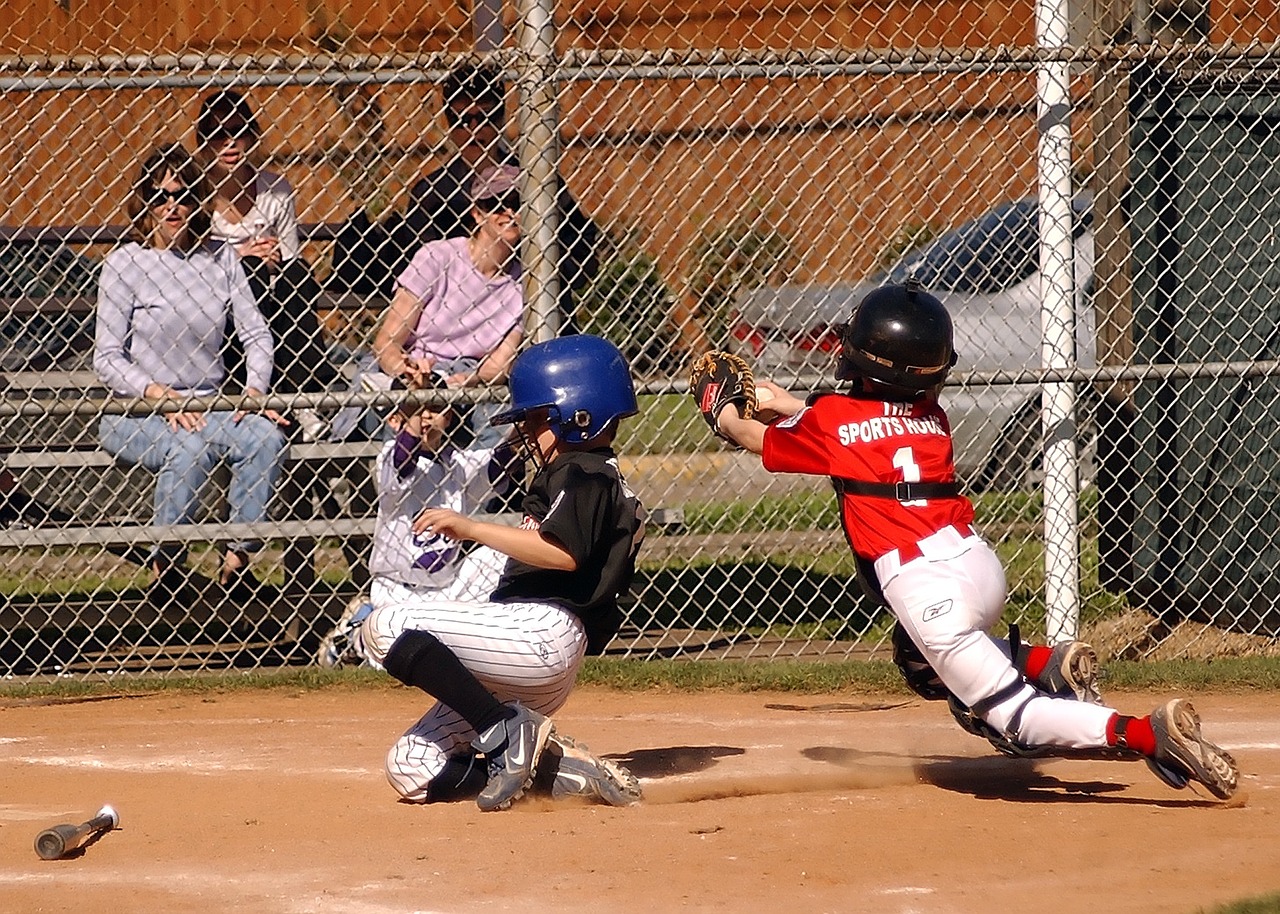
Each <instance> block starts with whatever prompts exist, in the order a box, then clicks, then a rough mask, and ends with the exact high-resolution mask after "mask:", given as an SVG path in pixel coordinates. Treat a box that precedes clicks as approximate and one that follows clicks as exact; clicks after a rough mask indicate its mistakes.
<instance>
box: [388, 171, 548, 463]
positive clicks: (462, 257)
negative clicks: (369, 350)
mask: <svg viewBox="0 0 1280 914" xmlns="http://www.w3.org/2000/svg"><path fill="white" fill-rule="evenodd" d="M518 178H519V172H518V171H517V170H516V169H515V168H514V167H512V166H510V165H501V166H497V167H493V168H489V169H486V170H485V171H483V172H481V174H480V175H479V176H477V178H476V180H475V182H474V183H473V184H472V187H471V199H472V201H473V204H472V218H473V219H474V222H475V228H474V230H473V231H472V232H471V234H470V235H468V236H467V237H465V238H445V239H443V240H440V241H432V242H429V243H427V244H425V245H423V246H422V247H421V248H419V249H418V252H417V254H415V255H414V257H413V260H412V262H411V263H410V264H409V266H408V267H407V268H406V269H405V271H404V272H403V273H401V274H400V278H399V279H398V280H397V283H396V293H395V297H394V298H392V300H391V306H390V308H389V309H388V311H387V315H386V318H385V319H384V320H383V322H382V325H381V327H379V329H378V333H377V336H376V337H375V339H374V343H373V352H374V356H375V357H376V358H377V360H378V367H379V368H380V369H381V370H382V371H383V372H385V373H386V374H387V375H390V376H391V377H393V378H395V377H399V378H401V379H403V380H404V383H405V385H406V386H407V387H409V388H410V389H420V388H424V387H429V386H432V384H431V376H432V375H435V376H438V377H441V378H443V379H444V381H445V384H447V385H448V386H449V387H476V386H481V385H491V384H502V383H504V382H505V381H506V379H507V372H508V370H509V369H510V367H511V362H512V361H513V360H514V359H515V356H516V353H517V351H518V350H519V348H520V341H521V338H522V337H523V335H524V293H523V290H522V288H521V285H520V264H519V261H518V260H517V258H516V252H517V248H518V246H519V243H520V223H519V215H518V214H519V210H520V198H519V196H518V195H517V193H516V184H517V180H518ZM497 406H498V405H497V404H487V403H486V404H479V405H477V406H476V407H475V408H474V410H473V411H472V417H471V425H472V428H473V429H474V430H475V433H476V435H477V441H476V446H478V447H484V446H487V445H486V436H491V435H492V434H493V433H494V432H495V431H497V430H494V429H491V428H490V427H489V425H488V417H489V414H490V413H492V412H493V411H495V410H496V409H497ZM497 434H498V435H499V437H500V436H501V432H497Z"/></svg>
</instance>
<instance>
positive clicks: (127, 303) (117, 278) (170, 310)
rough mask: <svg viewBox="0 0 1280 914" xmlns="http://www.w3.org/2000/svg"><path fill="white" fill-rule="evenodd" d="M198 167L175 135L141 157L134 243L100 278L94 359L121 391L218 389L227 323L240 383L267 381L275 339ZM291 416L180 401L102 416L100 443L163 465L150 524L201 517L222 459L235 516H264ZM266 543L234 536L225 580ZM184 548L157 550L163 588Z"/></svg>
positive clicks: (264, 385) (256, 387) (159, 397)
mask: <svg viewBox="0 0 1280 914" xmlns="http://www.w3.org/2000/svg"><path fill="white" fill-rule="evenodd" d="M208 199H209V190H208V185H207V183H206V182H205V180H204V175H203V171H202V169H201V168H200V166H199V165H197V164H196V162H195V160H194V159H193V158H192V157H191V155H190V153H188V152H187V150H186V149H185V148H183V147H182V146H181V145H179V144H176V143H174V144H170V145H166V146H161V147H160V148H159V149H157V150H156V151H155V152H153V153H152V154H151V155H150V156H148V158H147V159H146V161H145V162H144V163H143V164H142V167H141V169H140V170H139V173H138V177H137V180H136V182H135V183H134V186H133V189H132V193H131V195H130V197H129V202H128V216H129V240H128V241H127V242H126V243H125V244H123V245H122V246H120V247H118V248H116V249H115V250H113V251H112V252H111V253H110V254H108V255H107V256H106V258H105V259H104V260H103V264H102V277H101V280H100V282H99V287H98V309H97V327H96V337H95V343H94V353H93V367H94V369H95V370H96V371H97V373H98V376H99V377H100V378H101V379H102V382H103V383H104V384H105V385H106V386H107V387H108V388H109V389H110V390H111V392H112V393H113V394H114V395H116V396H118V397H127V398H144V399H146V400H149V401H152V402H153V403H155V404H156V405H157V406H158V405H159V404H161V403H163V402H164V401H166V400H183V399H186V398H188V397H207V396H214V395H216V394H218V393H220V392H221V390H222V387H223V383H224V382H225V381H226V367H225V365H224V363H223V359H222V342H223V338H224V335H225V333H226V330H227V327H228V325H229V324H230V325H232V326H234V329H235V334H236V336H237V338H238V339H239V340H240V343H241V345H242V346H243V347H244V351H245V356H246V358H245V364H246V377H245V381H244V392H245V393H246V394H248V395H250V396H258V395H262V394H264V393H266V392H267V390H268V389H269V387H270V384H271V371H272V341H271V333H270V330H269V329H268V328H267V323H266V321H265V320H264V319H263V316H262V314H261V312H259V310H258V308H257V305H256V304H255V302H254V299H253V295H252V293H251V292H250V291H249V284H248V280H247V279H246V278H245V275H244V272H243V271H242V270H241V268H240V262H239V257H238V256H237V255H236V252H235V250H234V249H233V248H232V247H231V246H230V245H227V244H222V243H220V242H217V241H214V240H213V239H211V238H210V237H209V236H210V217H209V210H208V202H207V201H208ZM283 422H284V420H283V419H281V418H280V416H278V415H277V414H276V413H274V412H272V411H270V410H268V411H266V412H264V413H262V414H261V415H258V414H249V413H245V412H240V411H237V412H205V411H201V410H179V411H176V412H159V411H157V412H153V413H151V414H146V415H122V416H115V415H110V416H104V417H103V418H102V422H101V425H100V426H99V436H100V438H101V442H102V446H103V448H105V449H106V450H107V451H110V452H111V453H112V454H114V455H115V456H116V457H117V458H118V459H120V460H122V461H124V462H125V463H129V464H134V465H138V466H143V467H146V468H147V469H149V470H151V471H153V472H155V473H156V485H155V494H154V510H153V523H155V524H156V525H159V526H167V525H171V524H187V523H192V522H193V521H194V520H195V517H196V514H197V511H198V509H199V506H200V490H201V488H202V487H203V485H204V483H205V481H206V480H207V479H208V478H209V475H210V473H211V472H212V471H213V468H214V465H215V464H216V463H217V462H218V461H219V460H222V459H225V460H227V461H228V462H229V463H230V466H231V485H230V488H229V491H228V493H227V495H228V501H229V503H230V521H231V522H232V523H251V522H255V521H262V520H265V519H266V518H267V507H268V503H269V502H270V500H271V495H272V492H273V490H274V487H275V483H276V480H277V478H278V477H279V474H280V467H281V460H282V455H283V452H284V444H285V440H284V435H283V433H282V432H281V431H280V429H279V428H278V427H277V426H279V425H280V424H283ZM259 545H260V544H258V543H254V542H234V543H231V544H229V545H228V547H227V552H226V556H225V558H224V560H223V564H222V570H221V575H220V579H221V581H222V583H223V584H224V585H227V586H230V585H231V584H232V583H233V582H235V581H243V580H245V578H244V577H243V576H244V575H247V574H248V569H247V566H248V562H249V554H250V553H251V552H253V551H255V550H256V549H257V548H258V546H259ZM181 560H182V550H180V549H174V548H164V547H159V548H156V549H154V550H153V552H152V564H153V567H154V569H155V571H156V574H157V581H158V584H159V591H160V592H161V593H167V592H170V591H171V590H172V588H173V587H174V586H176V584H177V583H180V581H181V578H182V576H181V573H180V572H179V571H177V568H178V566H179V564H180V562H181Z"/></svg>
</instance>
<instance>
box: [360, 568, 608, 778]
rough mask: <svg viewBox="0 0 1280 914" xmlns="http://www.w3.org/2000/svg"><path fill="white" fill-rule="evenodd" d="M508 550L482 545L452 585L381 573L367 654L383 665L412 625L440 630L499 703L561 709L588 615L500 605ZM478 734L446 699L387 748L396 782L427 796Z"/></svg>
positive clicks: (365, 631) (366, 630) (365, 628)
mask: <svg viewBox="0 0 1280 914" xmlns="http://www.w3.org/2000/svg"><path fill="white" fill-rule="evenodd" d="M505 561H506V557H505V556H503V555H502V554H501V553H497V552H495V551H494V550H491V549H484V548H481V549H476V550H474V551H473V552H472V553H471V554H470V555H469V556H468V558H467V559H466V560H465V561H464V563H463V570H462V572H461V573H460V574H459V578H458V580H457V581H455V582H454V584H453V585H451V586H450V587H449V589H448V590H447V591H421V590H414V589H413V588H410V587H406V586H404V585H401V584H398V583H395V582H392V581H388V580H386V579H383V578H376V579H375V580H374V582H373V585H372V587H371V591H370V599H371V602H372V603H373V612H371V613H370V614H369V616H368V617H367V618H366V619H365V621H364V624H363V625H362V626H361V629H360V641H361V642H362V645H361V646H362V649H363V653H364V655H365V656H367V657H369V658H370V659H372V660H375V661H377V662H378V663H382V662H384V661H385V660H386V656H387V651H389V650H390V649H391V645H392V644H393V643H394V642H395V640H396V638H398V637H399V636H400V634H401V633H402V632H405V631H409V630H417V631H426V632H430V633H431V634H432V635H434V636H435V637H436V638H438V639H439V640H440V641H441V642H442V643H443V644H444V645H446V646H447V647H448V648H449V649H450V650H452V651H453V652H454V654H456V655H457V657H458V659H459V660H460V661H462V665H463V666H465V667H466V668H467V669H468V670H470V671H471V672H472V673H474V674H475V676H476V678H477V679H479V680H480V682H481V683H483V685H484V687H485V688H487V689H488V690H489V691H490V692H492V693H493V694H494V695H495V696H496V697H497V698H498V700H499V701H503V702H508V701H520V702H521V703H522V704H524V705H525V706H527V707H529V708H533V709H534V710H535V711H539V712H541V713H542V714H547V715H550V714H553V713H554V712H555V711H557V710H559V709H560V708H561V707H562V706H563V705H564V703H565V701H567V700H568V698H569V693H570V692H571V691H572V690H573V685H574V682H575V681H576V680H577V678H578V668H579V667H580V666H581V665H582V658H583V656H584V654H585V653H586V649H587V637H586V633H585V631H584V629H583V626H582V622H581V620H579V619H578V617H577V616H575V615H574V614H573V613H572V612H570V611H569V610H567V609H564V608H563V607H560V606H557V605H554V604H549V603H492V602H489V601H488V600H486V599H484V598H483V597H478V596H477V594H481V593H482V594H485V595H487V594H488V593H490V592H492V590H493V586H494V584H496V582H497V574H498V573H499V572H500V571H501V568H502V565H503V564H504V563H505ZM475 738H476V733H475V731H474V730H472V729H471V726H470V725H469V724H468V723H467V722H466V721H464V720H463V719H462V718H461V717H459V716H458V714H457V713H455V712H454V711H453V709H451V708H449V707H447V706H446V705H444V704H441V703H439V702H437V703H436V704H435V705H433V706H432V707H431V709H430V710H429V711H427V713H426V714H424V715H423V716H422V718H421V719H420V720H419V721H418V722H417V723H415V724H414V725H413V726H412V727H410V728H409V729H408V730H406V731H405V732H404V734H403V735H402V736H401V737H400V738H399V739H398V740H396V742H395V744H394V745H393V746H392V747H391V749H390V751H389V752H388V753H387V759H386V772H387V779H388V780H389V781H390V782H391V786H392V787H394V788H395V789H396V790H397V792H399V794H400V795H401V796H402V797H404V798H405V799H407V800H413V801H418V802H421V801H424V800H425V799H426V796H427V787H428V785H429V784H430V782H431V780H432V779H433V778H434V777H436V776H437V775H438V774H439V773H440V772H441V771H442V770H443V769H444V765H445V760H446V759H447V758H448V756H450V755H452V754H455V753H457V752H460V751H464V750H466V749H468V748H469V747H470V744H471V741H472V740H474V739H475Z"/></svg>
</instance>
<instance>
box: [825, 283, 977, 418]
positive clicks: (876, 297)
mask: <svg viewBox="0 0 1280 914" xmlns="http://www.w3.org/2000/svg"><path fill="white" fill-rule="evenodd" d="M838 333H839V338H840V355H839V358H838V359H837V361H836V377H837V378H839V379H840V380H842V381H852V380H855V379H857V378H866V379H868V380H870V381H874V382H875V383H877V384H880V385H883V386H884V387H886V388H889V389H890V390H891V391H892V392H895V393H900V394H904V395H906V396H908V397H909V398H914V397H915V396H917V395H918V394H920V393H921V392H923V391H926V390H929V389H930V388H932V387H935V386H937V385H938V384H941V383H942V382H943V381H944V380H945V379H946V377H947V372H948V371H950V370H951V366H952V365H954V364H955V363H956V352H955V348H954V346H953V345H952V335H951V315H949V314H947V309H946V308H945V307H944V306H943V304H942V302H940V301H938V299H936V298H934V297H933V296H932V295H930V294H929V293H928V292H926V291H924V290H923V289H922V288H921V287H920V284H919V283H918V282H916V281H915V280H910V279H909V280H907V282H906V284H905V285H901V286H882V287H880V288H879V289H875V290H873V291H871V292H868V293H867V295H866V296H865V297H864V298H863V299H862V301H860V302H858V305H857V307H855V308H854V309H853V316H852V317H850V318H849V323H847V324H844V325H843V326H841V327H840V328H839V330H838Z"/></svg>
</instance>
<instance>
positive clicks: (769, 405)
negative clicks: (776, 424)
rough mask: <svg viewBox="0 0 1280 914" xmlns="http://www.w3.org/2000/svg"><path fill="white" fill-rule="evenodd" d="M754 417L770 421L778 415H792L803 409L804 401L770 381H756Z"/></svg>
mask: <svg viewBox="0 0 1280 914" xmlns="http://www.w3.org/2000/svg"><path fill="white" fill-rule="evenodd" d="M756 403H757V404H758V405H757V407H756V418H757V419H759V420H760V421H762V422H771V421H773V420H774V419H776V418H777V417H779V416H794V415H795V414H796V413H798V412H800V410H802V409H804V401H803V400H801V399H800V398H799V397H797V396H795V395H794V394H792V393H791V391H789V390H787V389H786V388H785V387H779V386H778V385H777V384H775V383H773V382H772V381H757V382H756Z"/></svg>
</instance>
